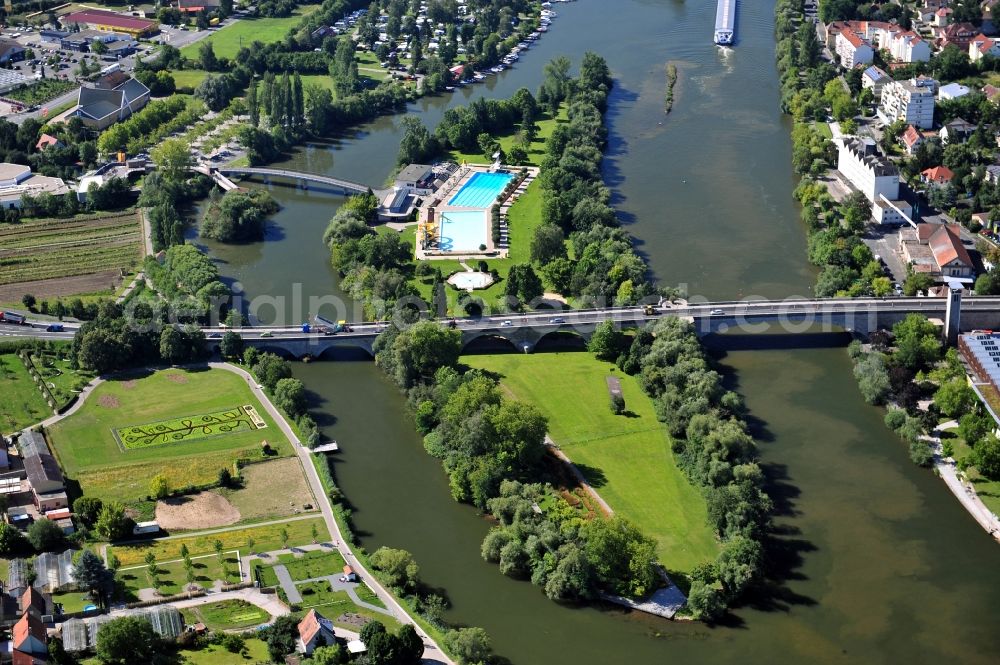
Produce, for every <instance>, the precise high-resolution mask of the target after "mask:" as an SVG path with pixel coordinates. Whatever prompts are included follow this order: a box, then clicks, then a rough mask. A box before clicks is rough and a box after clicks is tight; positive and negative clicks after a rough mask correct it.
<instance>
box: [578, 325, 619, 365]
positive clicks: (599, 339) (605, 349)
mask: <svg viewBox="0 0 1000 665" xmlns="http://www.w3.org/2000/svg"><path fill="white" fill-rule="evenodd" d="M624 346H625V335H624V334H622V332H621V331H620V330H618V329H617V328H616V327H615V323H614V321H612V320H611V319H608V320H607V321H602V322H601V323H598V324H597V327H596V328H594V334H593V335H592V336H591V338H590V341H589V342H587V350H588V351H590V352H591V353H593V354H594V356H596V357H597V358H598V359H599V360H605V361H608V362H613V361H614V360H615V359H616V358H617V357H618V356H619V354H620V353H621V352H622V351H623V350H624Z"/></svg>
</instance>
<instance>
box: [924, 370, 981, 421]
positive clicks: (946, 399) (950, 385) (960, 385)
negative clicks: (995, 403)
mask: <svg viewBox="0 0 1000 665" xmlns="http://www.w3.org/2000/svg"><path fill="white" fill-rule="evenodd" d="M934 403H935V404H937V406H938V408H939V409H941V413H943V414H944V415H946V416H949V417H952V418H957V417H958V416H960V415H962V414H964V413H966V412H967V411H968V410H969V409H971V408H972V405H973V404H975V403H976V394H975V393H974V392H973V391H972V388H970V387H969V384H968V383H966V381H965V378H964V376H963V378H961V379H953V380H951V381H948V382H947V383H944V384H942V385H941V387H939V388H938V389H937V391H936V392H935V393H934Z"/></svg>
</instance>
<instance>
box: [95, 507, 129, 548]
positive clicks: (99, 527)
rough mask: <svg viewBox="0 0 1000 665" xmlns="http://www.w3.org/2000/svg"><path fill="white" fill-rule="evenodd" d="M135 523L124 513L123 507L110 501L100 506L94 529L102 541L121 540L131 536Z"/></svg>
mask: <svg viewBox="0 0 1000 665" xmlns="http://www.w3.org/2000/svg"><path fill="white" fill-rule="evenodd" d="M134 526H135V522H133V521H132V518H131V517H129V516H128V514H126V512H125V506H123V505H122V504H120V503H118V502H117V501H110V502H108V503H105V504H104V505H103V506H101V512H100V513H99V514H98V516H97V522H96V523H95V524H94V529H95V530H96V531H97V534H98V535H99V536H100V537H101V538H103V539H104V540H121V539H123V538H127V537H128V536H130V535H132V528H133V527H134Z"/></svg>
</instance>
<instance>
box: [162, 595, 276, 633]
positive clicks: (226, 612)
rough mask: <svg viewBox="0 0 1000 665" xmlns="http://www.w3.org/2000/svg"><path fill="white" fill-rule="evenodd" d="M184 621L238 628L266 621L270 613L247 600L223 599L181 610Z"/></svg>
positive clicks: (213, 628)
mask: <svg viewBox="0 0 1000 665" xmlns="http://www.w3.org/2000/svg"><path fill="white" fill-rule="evenodd" d="M181 614H183V615H184V623H186V624H189V625H190V624H194V623H198V622H199V621H200V622H202V623H204V624H205V626H207V627H208V629H209V630H238V629H241V628H253V627H254V626H259V625H260V624H262V623H266V622H267V620H268V619H269V618H270V615H269V614H268V613H267V612H265V611H264V610H262V609H260V608H259V607H257V606H256V605H252V604H250V603H248V602H246V601H245V600H221V601H219V602H217V603H207V604H205V605H198V606H196V607H189V608H187V609H184V610H181Z"/></svg>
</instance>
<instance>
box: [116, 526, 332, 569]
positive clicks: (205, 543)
mask: <svg viewBox="0 0 1000 665" xmlns="http://www.w3.org/2000/svg"><path fill="white" fill-rule="evenodd" d="M313 525H315V526H316V528H317V529H318V531H319V540H321V541H324V540H328V539H329V538H330V533H329V532H328V531H327V529H326V525H325V524H324V523H323V518H322V517H316V518H315V519H305V520H294V521H291V522H288V523H287V524H269V525H266V526H248V527H245V528H242V529H235V530H233V531H224V532H222V533H214V534H212V533H210V534H205V535H200V536H199V535H197V534H195V535H192V536H188V537H185V538H171V539H169V540H166V539H160V540H151V541H148V542H145V543H137V544H134V545H120V546H117V547H114V548H113V551H114V554H115V555H116V556H117V557H118V559H119V561H121V563H122V566H135V565H138V564H142V563H143V561H144V559H145V556H146V553H147V552H152V553H153V555H154V556H155V557H156V560H157V561H170V560H172V559H179V558H180V556H181V555H180V551H181V545H187V547H188V551H189V552H190V554H191V556H193V557H194V556H198V555H199V554H214V552H215V541H216V540H221V541H222V546H223V548H224V549H225V551H227V552H228V551H229V550H233V549H239V550H240V554H242V555H245V554H246V550H247V549H248V546H247V539H248V538H253V540H254V546H253V550H254V552H269V551H272V550H278V549H281V548H282V543H281V531H282V530H285V531H287V533H288V545H289V546H294V545H306V544H308V543H311V542H312V541H313V537H312V527H313ZM204 561H208V559H204Z"/></svg>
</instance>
